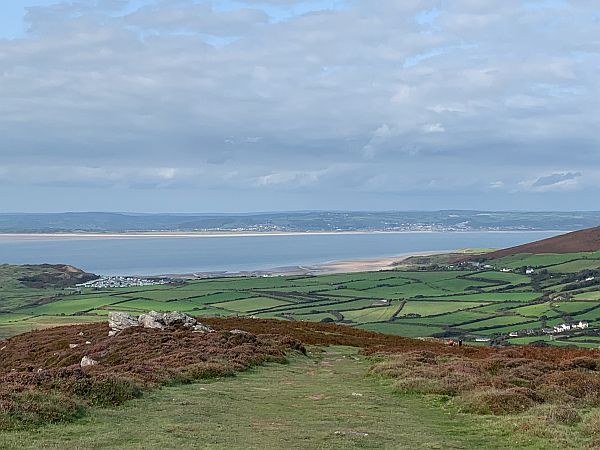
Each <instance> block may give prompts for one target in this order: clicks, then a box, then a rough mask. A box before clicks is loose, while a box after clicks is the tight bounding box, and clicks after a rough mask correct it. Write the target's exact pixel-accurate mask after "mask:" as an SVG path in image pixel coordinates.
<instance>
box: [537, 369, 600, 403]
mask: <svg viewBox="0 0 600 450" xmlns="http://www.w3.org/2000/svg"><path fill="white" fill-rule="evenodd" d="M538 383H540V387H539V388H538V390H539V391H540V393H541V394H542V395H543V396H544V397H545V398H546V399H548V400H557V399H556V396H557V394H558V395H561V396H564V397H566V398H565V399H566V400H572V401H579V402H580V403H585V404H589V405H598V404H600V376H598V374H596V373H594V372H582V371H580V370H565V371H556V372H552V373H549V374H546V375H544V376H543V377H541V378H540V379H539V380H538Z"/></svg>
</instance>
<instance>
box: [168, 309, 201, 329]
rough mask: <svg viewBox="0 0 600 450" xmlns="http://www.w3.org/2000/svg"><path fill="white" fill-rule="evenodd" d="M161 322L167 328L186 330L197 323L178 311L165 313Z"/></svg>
mask: <svg viewBox="0 0 600 450" xmlns="http://www.w3.org/2000/svg"><path fill="white" fill-rule="evenodd" d="M163 322H164V324H165V325H166V326H168V327H173V326H183V327H186V328H192V327H193V326H195V325H196V324H197V323H198V321H197V320H196V319H194V318H193V317H192V316H190V315H188V314H185V313H180V312H178V311H173V312H168V313H165V314H164V315H163Z"/></svg>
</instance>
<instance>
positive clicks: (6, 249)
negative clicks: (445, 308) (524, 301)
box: [0, 231, 560, 276]
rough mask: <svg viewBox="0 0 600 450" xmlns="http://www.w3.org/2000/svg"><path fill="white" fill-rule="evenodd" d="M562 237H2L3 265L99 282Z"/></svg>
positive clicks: (548, 233) (546, 233)
mask: <svg viewBox="0 0 600 450" xmlns="http://www.w3.org/2000/svg"><path fill="white" fill-rule="evenodd" d="M557 234H560V232H556V231H554V232H552V231H543V232H533V231H532V232H414V233H413V232H403V233H377V232H375V233H364V234H359V233H355V234H342V233H339V234H338V233H335V234H300V235H262V236H252V235H251V236H242V235H238V236H191V237H190V236H185V237H175V236H169V237H139V236H136V237H132V238H127V237H118V238H114V237H113V238H111V237H102V238H85V237H75V238H68V239H64V238H54V237H53V238H41V237H36V238H35V239H31V238H27V237H16V236H0V264H2V263H4V264H42V263H49V264H70V265H73V266H76V267H79V268H81V269H83V270H86V271H88V272H93V273H96V274H99V275H107V276H109V275H140V276H151V275H162V274H190V273H211V272H228V273H238V272H247V271H262V270H264V271H269V270H275V269H281V268H291V267H306V266H315V265H319V264H326V263H330V262H335V261H347V260H360V259H376V258H385V257H393V256H400V255H406V254H411V253H419V252H431V251H440V252H442V251H450V250H456V249H463V248H504V247H510V246H514V245H519V244H524V243H527V242H531V241H535V240H538V239H543V238H547V237H550V236H555V235H557Z"/></svg>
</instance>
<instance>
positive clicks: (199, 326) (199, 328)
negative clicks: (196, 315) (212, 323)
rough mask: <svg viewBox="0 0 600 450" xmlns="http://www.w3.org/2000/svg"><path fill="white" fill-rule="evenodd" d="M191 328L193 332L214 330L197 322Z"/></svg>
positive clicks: (210, 331)
mask: <svg viewBox="0 0 600 450" xmlns="http://www.w3.org/2000/svg"><path fill="white" fill-rule="evenodd" d="M192 330H194V333H212V332H213V331H214V330H213V329H212V328H210V327H208V326H206V325H204V324H202V323H199V322H198V323H197V324H196V325H194V326H193V327H192Z"/></svg>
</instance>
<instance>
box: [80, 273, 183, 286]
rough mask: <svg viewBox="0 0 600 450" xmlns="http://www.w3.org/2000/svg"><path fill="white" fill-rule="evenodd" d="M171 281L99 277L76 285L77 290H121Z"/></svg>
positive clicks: (169, 281) (165, 279)
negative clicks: (85, 288)
mask: <svg viewBox="0 0 600 450" xmlns="http://www.w3.org/2000/svg"><path fill="white" fill-rule="evenodd" d="M171 282H172V280H170V279H168V278H153V279H149V278H138V277H124V276H112V277H100V278H98V279H96V280H92V281H88V282H87V283H82V284H78V285H77V287H79V288H84V287H87V288H102V289H104V288H123V287H139V286H158V285H162V284H170V283H171Z"/></svg>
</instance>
